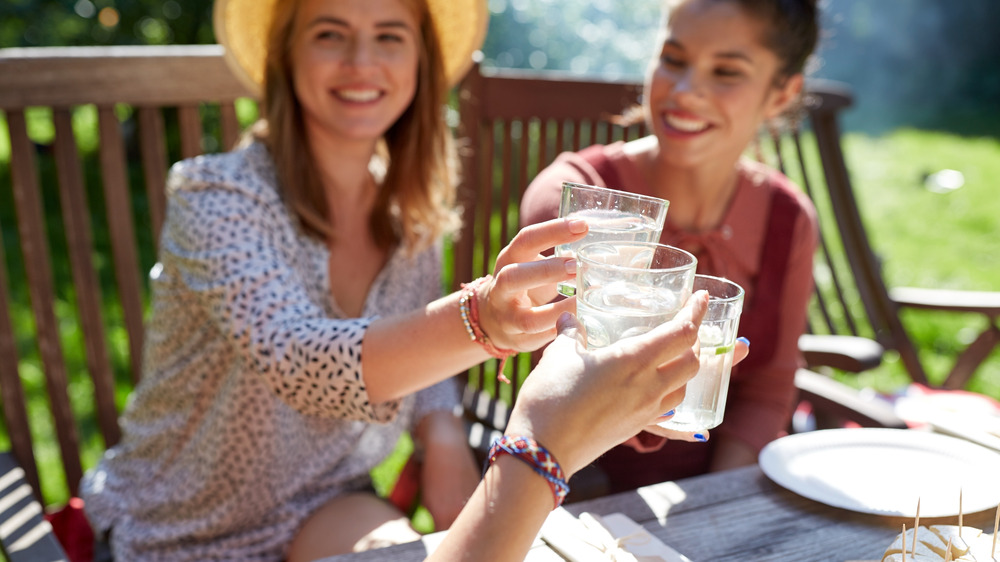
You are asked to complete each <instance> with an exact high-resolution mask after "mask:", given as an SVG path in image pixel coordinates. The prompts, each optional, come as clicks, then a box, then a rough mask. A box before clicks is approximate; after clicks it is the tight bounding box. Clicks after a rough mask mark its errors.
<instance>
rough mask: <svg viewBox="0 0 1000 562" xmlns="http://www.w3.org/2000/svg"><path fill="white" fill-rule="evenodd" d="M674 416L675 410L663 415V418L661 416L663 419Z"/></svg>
mask: <svg viewBox="0 0 1000 562" xmlns="http://www.w3.org/2000/svg"><path fill="white" fill-rule="evenodd" d="M672 415H674V411H673V410H670V411H669V412H667V413H666V414H663V415H662V416H660V417H661V418H668V417H670V416H672Z"/></svg>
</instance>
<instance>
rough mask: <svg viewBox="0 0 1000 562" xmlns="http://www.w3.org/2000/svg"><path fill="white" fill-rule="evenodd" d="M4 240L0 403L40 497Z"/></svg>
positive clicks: (27, 475) (18, 454) (0, 274)
mask: <svg viewBox="0 0 1000 562" xmlns="http://www.w3.org/2000/svg"><path fill="white" fill-rule="evenodd" d="M3 248H4V246H3V240H2V239H0V405H2V406H3V419H4V427H5V428H6V430H7V437H8V438H9V439H10V448H11V451H13V453H14V457H15V458H17V459H18V461H19V464H20V465H21V467H22V468H23V469H24V472H25V476H24V477H25V479H26V480H27V481H28V484H30V485H31V488H32V490H33V492H34V494H35V499H36V500H41V495H40V494H39V492H38V490H39V489H40V488H39V486H38V466H37V464H36V462H35V453H34V450H33V449H32V447H31V428H30V426H29V424H28V409H27V406H26V405H25V401H24V387H23V386H22V385H21V376H20V375H19V374H18V368H17V362H18V359H17V358H18V353H17V341H16V340H15V339H14V327H13V326H12V325H11V321H10V312H9V311H10V303H9V300H10V299H9V297H8V293H7V287H8V284H7V266H6V263H7V260H6V257H5V256H4V250H3Z"/></svg>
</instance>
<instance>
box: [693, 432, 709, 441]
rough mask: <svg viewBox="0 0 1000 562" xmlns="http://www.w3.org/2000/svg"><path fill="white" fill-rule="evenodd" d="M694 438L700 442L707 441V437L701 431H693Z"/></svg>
mask: <svg viewBox="0 0 1000 562" xmlns="http://www.w3.org/2000/svg"><path fill="white" fill-rule="evenodd" d="M694 438H695V439H697V440H698V442H700V443H704V442H705V441H708V437H705V436H704V435H702V434H701V433H695V434H694Z"/></svg>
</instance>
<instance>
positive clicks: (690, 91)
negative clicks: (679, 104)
mask: <svg viewBox="0 0 1000 562" xmlns="http://www.w3.org/2000/svg"><path fill="white" fill-rule="evenodd" d="M674 94H676V95H678V96H681V95H683V96H694V97H697V96H700V95H701V82H700V80H699V79H698V76H697V74H696V73H695V72H694V71H692V70H690V69H687V70H685V71H684V72H682V73H681V74H680V75H679V76H678V77H677V79H676V80H675V81H674Z"/></svg>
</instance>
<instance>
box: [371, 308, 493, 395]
mask: <svg viewBox="0 0 1000 562" xmlns="http://www.w3.org/2000/svg"><path fill="white" fill-rule="evenodd" d="M488 357H489V355H487V353H486V352H485V351H484V350H483V348H482V347H481V346H480V345H479V344H477V343H475V342H473V341H470V339H469V335H468V333H467V332H466V330H465V326H464V325H463V324H462V320H461V315H460V313H459V305H458V293H454V294H451V295H448V296H446V297H443V298H440V299H438V300H436V301H434V302H432V303H430V304H428V305H427V306H425V307H423V308H421V309H418V310H415V311H413V312H410V313H407V314H404V315H399V316H394V317H391V318H379V319H376V320H375V321H373V322H372V323H371V325H370V326H369V327H368V331H367V333H366V334H365V339H364V343H363V344H362V361H361V364H362V369H363V372H364V379H365V386H366V388H367V391H368V396H369V398H370V400H371V401H372V402H373V403H380V402H385V401H387V400H394V399H397V398H401V397H403V396H407V395H409V394H412V393H414V392H416V391H418V390H420V389H422V388H426V387H428V386H430V385H432V384H434V383H436V382H438V381H441V380H443V379H445V378H447V377H449V376H452V375H454V374H456V373H458V372H460V371H462V370H464V369H467V368H469V367H471V366H473V365H475V364H477V363H480V362H482V361H484V360H485V359H486V358H488Z"/></svg>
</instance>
